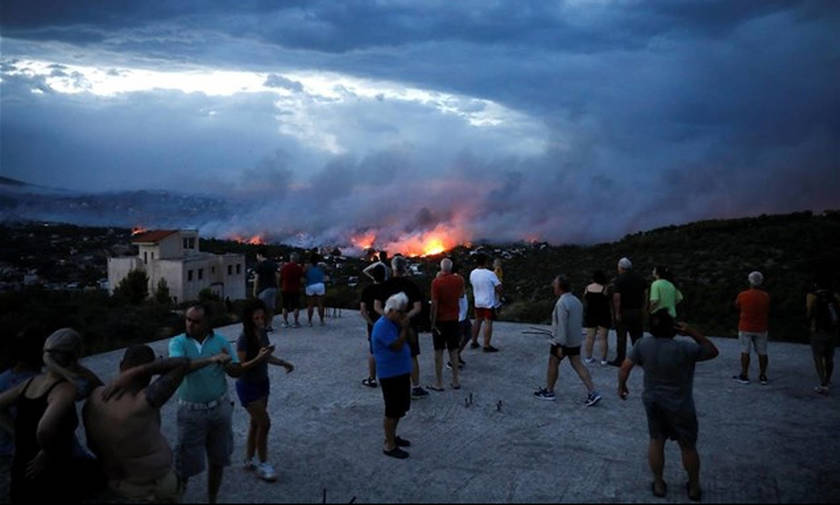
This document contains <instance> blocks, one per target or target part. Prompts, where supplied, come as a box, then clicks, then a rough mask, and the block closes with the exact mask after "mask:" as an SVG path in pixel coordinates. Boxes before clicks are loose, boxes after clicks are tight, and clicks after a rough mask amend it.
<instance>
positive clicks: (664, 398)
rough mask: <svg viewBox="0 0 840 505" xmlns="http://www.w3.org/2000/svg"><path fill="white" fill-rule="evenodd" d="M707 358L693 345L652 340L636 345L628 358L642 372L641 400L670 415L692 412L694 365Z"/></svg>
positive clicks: (646, 339) (648, 337)
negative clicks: (684, 411) (669, 411)
mask: <svg viewBox="0 0 840 505" xmlns="http://www.w3.org/2000/svg"><path fill="white" fill-rule="evenodd" d="M707 357H708V356H707V355H706V351H705V349H704V348H703V347H702V346H700V345H698V344H697V343H695V342H689V341H687V340H682V339H674V338H657V337H653V336H647V337H644V338H642V339H641V340H639V341H638V342H636V345H634V346H633V349H632V350H631V351H630V355H629V356H628V358H629V359H630V361H632V362H633V363H634V364H636V365H639V366H641V367H642V368H643V369H644V371H645V381H644V383H645V390H644V392H643V393H642V400H643V401H645V402H646V403H650V402H655V403H657V404H658V405H659V406H661V407H663V408H665V409H668V410H671V411H678V410H683V409H693V408H694V396H693V394H692V388H693V386H694V364H695V363H697V361H700V360H701V359H704V358H707Z"/></svg>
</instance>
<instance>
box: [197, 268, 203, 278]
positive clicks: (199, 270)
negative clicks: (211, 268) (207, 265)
mask: <svg viewBox="0 0 840 505" xmlns="http://www.w3.org/2000/svg"><path fill="white" fill-rule="evenodd" d="M203 278H204V269H203V268H199V269H198V280H201V279H203Z"/></svg>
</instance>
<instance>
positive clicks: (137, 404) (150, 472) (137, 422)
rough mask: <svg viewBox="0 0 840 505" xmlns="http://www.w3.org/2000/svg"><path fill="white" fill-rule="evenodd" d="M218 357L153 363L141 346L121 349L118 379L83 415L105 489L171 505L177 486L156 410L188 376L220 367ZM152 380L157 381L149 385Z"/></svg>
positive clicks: (151, 354) (148, 350)
mask: <svg viewBox="0 0 840 505" xmlns="http://www.w3.org/2000/svg"><path fill="white" fill-rule="evenodd" d="M230 360H231V357H230V356H229V355H227V354H224V353H219V354H216V355H215V356H212V357H208V358H202V359H197V360H189V359H187V358H168V359H161V360H155V353H154V351H153V350H152V348H151V347H149V346H147V345H133V346H131V347H129V348H128V349H126V351H125V355H124V356H123V359H122V361H121V362H120V375H119V377H117V379H116V380H114V381H113V382H112V383H111V384H109V385H108V386H105V387H103V386H100V387H98V388H96V389H95V390H94V391H93V393H92V394H91V395H90V398H89V399H88V402H87V403H86V404H85V407H84V410H83V416H84V422H85V432H86V434H87V440H88V446H89V447H90V448H91V450H93V452H94V453H95V454H96V456H97V457H98V458H99V461H100V462H101V463H102V469H103V471H104V472H105V474H106V476H107V477H108V487H109V488H110V489H111V490H112V491H113V492H115V493H116V494H118V495H119V496H120V497H122V498H125V499H130V500H149V501H156V502H176V501H178V500H179V499H180V495H181V491H182V490H183V486H182V485H181V483H180V482H179V480H178V477H177V476H176V475H175V471H174V469H173V465H172V450H171V449H170V448H169V444H168V443H167V442H166V438H164V436H163V434H162V433H161V432H160V408H161V407H162V406H163V404H164V403H166V401H167V400H169V398H170V397H171V396H172V394H173V393H175V390H176V389H177V388H178V386H179V385H180V384H181V381H182V380H183V378H184V375H186V374H187V373H189V372H192V371H194V370H198V369H199V368H202V367H204V366H207V365H210V364H219V365H224V364H225V363H227V362H228V361H230ZM153 375H159V376H160V377H158V379H157V380H155V381H154V382H152V383H151V384H150V380H151V378H152V376H153Z"/></svg>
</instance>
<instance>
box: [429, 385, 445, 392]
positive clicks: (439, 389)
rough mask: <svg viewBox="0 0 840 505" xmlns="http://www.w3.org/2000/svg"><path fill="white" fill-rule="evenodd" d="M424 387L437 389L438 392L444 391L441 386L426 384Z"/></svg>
mask: <svg viewBox="0 0 840 505" xmlns="http://www.w3.org/2000/svg"><path fill="white" fill-rule="evenodd" d="M426 387H427V388H429V389H431V390H432V391H437V392H438V393H440V392H441V391H444V389H443V388H439V387H437V386H426Z"/></svg>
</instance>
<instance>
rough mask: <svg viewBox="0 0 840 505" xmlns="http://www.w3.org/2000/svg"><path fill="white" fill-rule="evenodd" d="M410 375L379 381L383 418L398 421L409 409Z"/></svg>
mask: <svg viewBox="0 0 840 505" xmlns="http://www.w3.org/2000/svg"><path fill="white" fill-rule="evenodd" d="M409 375H410V374H404V375H397V376H395V377H386V378H384V379H382V378H380V379H379V387H381V388H382V397H383V398H384V399H385V417H388V418H391V419H399V418H401V417H403V416H404V415H405V413H406V412H408V411H409V409H410V408H411V379H410V378H409Z"/></svg>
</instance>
